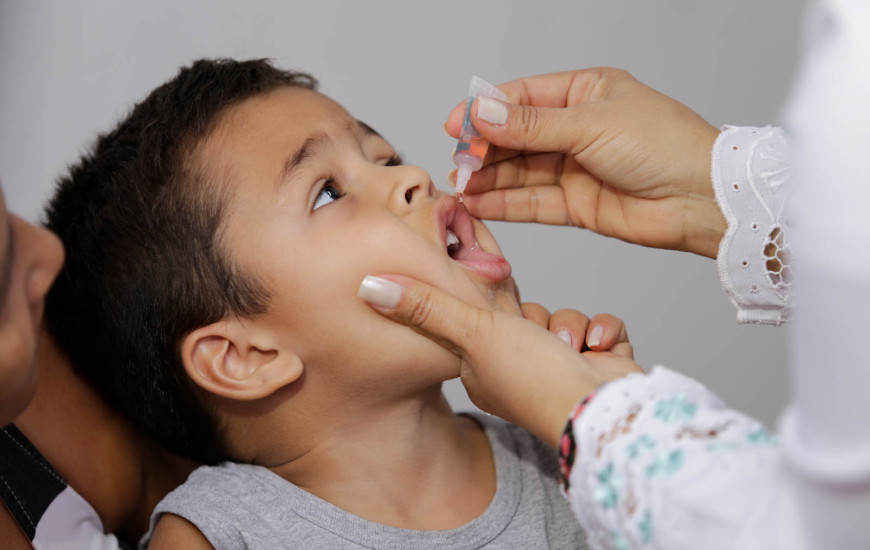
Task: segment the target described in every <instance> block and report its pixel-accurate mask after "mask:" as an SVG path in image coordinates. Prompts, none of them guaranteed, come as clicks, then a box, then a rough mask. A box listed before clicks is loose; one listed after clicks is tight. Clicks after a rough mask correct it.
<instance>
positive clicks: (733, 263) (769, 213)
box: [568, 0, 870, 550]
mask: <svg viewBox="0 0 870 550" xmlns="http://www.w3.org/2000/svg"><path fill="white" fill-rule="evenodd" d="M807 21H808V27H807V38H808V45H809V48H808V50H807V52H806V55H805V60H804V61H805V62H804V66H803V68H802V71H801V75H800V78H799V80H798V86H797V88H796V90H795V93H794V94H793V97H792V98H791V101H790V104H789V107H788V109H787V111H786V123H787V124H786V126H787V127H788V129H789V140H790V141H791V142H792V143H793V145H794V170H793V176H792V177H791V178H789V173H790V171H791V165H790V160H789V159H790V154H789V150H788V146H787V144H786V142H785V138H784V134H783V132H782V131H781V130H779V129H777V128H770V127H767V128H734V127H725V128H723V131H722V134H721V135H720V137H719V139H718V140H717V141H716V145H715V146H714V151H713V181H714V185H715V188H716V193H717V199H718V202H719V204H720V207H721V208H722V211H723V213H724V214H725V217H726V219H727V220H728V225H729V227H728V231H727V234H726V237H725V239H724V240H723V242H722V244H721V247H720V250H719V256H718V258H717V263H718V266H719V271H720V276H721V280H722V285H723V288H724V290H725V292H726V293H727V294H728V296H729V298H730V299H731V301H732V302H733V303H734V304H735V306H736V307H737V310H738V314H737V316H738V321H739V322H750V323H769V324H780V323H781V322H783V321H786V320H788V319H789V318H790V317H791V315H792V310H793V306H794V303H795V302H797V304H798V305H797V309H796V312H797V313H796V315H795V316H794V322H793V323H791V326H792V327H793V328H792V330H791V334H790V354H791V360H790V369H791V381H790V382H791V385H792V387H793V388H794V392H793V395H792V400H791V403H790V405H789V406H788V408H787V409H786V411H784V413H783V415H782V418H781V423H780V435H779V437H777V436H776V435H773V434H770V433H769V432H767V431H766V430H765V429H764V427H763V426H761V425H760V424H759V423H758V422H757V421H755V420H753V419H751V418H749V417H747V416H745V415H743V414H741V413H739V412H736V411H733V410H731V409H728V408H727V407H725V406H724V405H723V403H722V402H721V401H720V400H719V399H718V398H717V397H716V396H715V395H713V393H712V392H710V391H709V390H708V389H707V388H705V387H704V386H702V385H701V384H699V383H697V382H695V381H693V380H691V379H689V378H687V377H685V376H682V375H680V374H677V373H674V372H672V371H669V370H667V369H665V368H662V367H658V368H656V369H654V370H653V371H652V372H651V373H650V374H649V375H632V376H629V377H627V378H625V379H621V380H618V381H615V382H612V383H610V384H607V385H606V386H604V387H603V388H601V389H600V390H599V392H598V394H597V395H596V396H595V397H594V398H593V399H592V400H591V401H590V402H589V403H588V405H587V406H586V407H585V409H584V410H583V412H582V414H580V415H579V416H577V418H576V419H575V420H574V421H573V424H572V432H573V440H574V442H575V444H576V459H575V463H574V466H573V469H572V470H571V472H570V477H569V482H570V485H569V486H570V489H569V492H568V496H569V498H570V500H571V503H572V506H573V508H574V510H575V513H576V514H577V516H578V518H579V519H580V520H581V522H582V523H583V525H584V526H585V527H586V528H587V530H588V532H589V540H590V543H591V545H592V547H593V548H611V549H617V550H623V549H628V548H641V549H645V548H650V549H663V550H664V549H667V550H679V549H697V548H704V549H719V548H722V549H725V548H728V549H740V550H747V549H748V550H751V549H756V548H757V549H762V548H764V549H769V548H774V549H776V548H788V549H804V548H807V549H817V548H818V549H837V550H841V549H853V548H854V549H864V550H866V549H868V548H870V524H868V521H870V520H868V518H870V369H868V368H867V360H866V358H865V355H866V353H867V351H866V348H867V346H866V343H865V342H866V339H867V334H868V328H870V326H868V322H867V320H866V319H867V311H868V309H870V214H868V213H867V209H868V205H870V177H868V176H867V160H866V159H867V157H868V155H870V2H866V1H864V0H827V1H823V2H818V3H816V4H813V5H811V6H810V11H809V17H808V19H807ZM790 185H794V193H793V196H792V198H791V199H790V204H789V206H788V208H789V210H788V212H789V217H790V218H791V220H792V222H793V223H792V224H791V226H789V224H787V223H786V219H785V217H784V216H783V205H784V202H785V197H786V195H787V194H788V192H789V187H790ZM792 248H793V249H794V251H795V257H796V258H797V261H796V264H797V265H796V266H794V265H793V262H792V259H791V250H792ZM792 268H795V269H796V270H797V271H798V272H799V275H798V277H797V279H798V281H797V283H796V285H797V286H796V287H795V283H793V278H794V274H793V273H792V272H791V270H792ZM796 293H797V294H798V296H797V297H795V294H796ZM759 368H761V367H759ZM747 382H749V381H747ZM785 382H786V381H784V383H785Z"/></svg>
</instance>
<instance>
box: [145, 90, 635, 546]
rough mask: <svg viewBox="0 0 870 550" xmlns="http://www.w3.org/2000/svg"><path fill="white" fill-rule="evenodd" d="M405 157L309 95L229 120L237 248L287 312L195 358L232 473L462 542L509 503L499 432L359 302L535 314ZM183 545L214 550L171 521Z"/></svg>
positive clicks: (229, 222) (403, 334) (449, 362)
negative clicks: (423, 290) (470, 262)
mask: <svg viewBox="0 0 870 550" xmlns="http://www.w3.org/2000/svg"><path fill="white" fill-rule="evenodd" d="M317 132H323V133H325V134H326V135H327V136H329V138H330V145H328V146H324V147H318V148H316V149H315V150H313V151H312V153H311V155H310V156H309V157H308V160H307V161H306V162H305V163H304V164H303V165H302V166H300V167H299V169H298V170H296V171H294V172H293V173H291V174H289V175H285V177H283V179H282V168H283V167H284V166H285V164H286V160H287V158H288V156H292V154H293V152H294V151H296V150H298V148H299V147H300V146H301V145H302V144H303V143H305V141H306V139H307V138H309V137H311V136H312V135H316V134H317ZM394 153H395V152H394V150H393V148H392V147H391V146H390V145H389V143H387V142H386V141H385V140H383V139H382V138H380V137H379V136H377V135H374V134H371V133H368V132H366V131H364V129H363V128H361V127H360V126H359V125H358V124H357V123H356V121H355V120H354V119H353V118H352V117H351V116H350V115H349V114H348V113H347V112H346V111H345V110H344V109H343V108H341V107H340V106H339V105H338V104H336V103H335V102H333V101H331V100H330V99H328V98H326V97H324V96H322V95H320V94H317V93H315V92H312V91H308V90H300V89H282V90H277V91H274V92H271V93H269V94H267V95H264V96H260V97H257V98H253V99H250V100H247V101H245V102H243V103H242V104H240V105H239V106H237V107H235V108H234V109H232V110H231V111H230V112H229V113H228V114H227V115H225V116H224V117H223V118H222V120H221V122H220V124H219V125H218V127H217V130H216V131H215V132H214V133H213V135H211V136H210V137H209V138H208V139H207V140H206V141H205V143H204V144H203V145H202V146H201V147H200V149H199V153H198V159H199V163H200V166H202V167H205V169H206V170H207V171H208V172H210V173H212V174H216V175H217V174H220V181H221V182H222V185H224V186H225V187H224V191H227V192H228V193H229V196H230V197H231V198H230V199H229V207H228V208H227V216H226V218H225V219H224V223H223V230H222V243H223V246H224V247H225V250H226V251H227V253H228V254H229V256H230V257H232V258H233V260H234V262H236V264H237V265H238V266H239V268H240V269H242V270H244V271H245V272H247V273H250V274H252V275H254V276H256V277H257V278H258V280H260V281H261V282H262V283H264V284H265V285H266V286H267V287H268V288H269V289H270V291H271V294H272V301H271V303H270V307H269V311H268V312H266V313H264V314H262V315H258V316H256V317H255V318H253V319H244V320H237V319H224V320H221V321H220V322H218V323H215V324H214V325H210V326H208V327H202V328H201V329H198V330H196V331H194V332H193V333H192V334H191V335H190V336H188V337H187V338H186V339H185V342H184V343H183V344H182V360H183V361H184V363H185V367H186V369H187V372H188V375H189V376H190V377H191V378H192V379H193V380H194V382H195V383H196V384H198V385H199V386H200V387H202V388H203V389H204V390H206V391H207V392H209V393H210V394H211V399H210V400H211V401H212V403H214V404H215V405H216V407H217V408H218V411H219V415H220V419H221V421H222V424H223V425H224V426H225V429H226V433H227V441H228V442H230V445H231V450H232V453H233V457H234V459H236V460H242V461H252V462H255V463H257V464H261V465H264V466H266V467H268V468H270V469H271V470H272V471H274V472H275V473H276V474H278V475H280V476H282V477H284V478H285V479H287V480H289V481H292V482H293V483H295V484H296V485H298V486H300V487H302V488H303V489H305V490H307V491H309V492H311V493H313V494H315V495H317V496H320V497H321V498H324V499H325V500H328V501H329V502H332V503H333V504H335V505H337V506H339V507H341V508H343V509H345V510H347V511H350V512H352V513H354V514H357V515H359V516H362V517H364V518H366V519H369V520H372V521H376V522H379V523H383V524H386V525H391V526H395V527H402V528H408V529H449V528H455V527H458V526H460V525H463V524H465V523H467V522H469V521H471V520H472V519H473V518H475V517H477V516H479V515H480V514H481V513H483V511H484V510H485V509H486V507H487V506H488V505H489V503H490V502H491V500H492V496H493V495H494V493H495V472H494V466H493V461H492V452H491V450H490V448H489V444H488V442H487V440H486V437H485V435H484V434H483V432H482V430H481V429H480V427H479V426H478V425H477V424H476V423H475V422H473V421H471V420H469V419H467V418H463V417H456V416H454V414H453V412H452V411H451V410H450V407H449V405H448V404H447V402H446V400H445V399H444V397H443V395H442V393H441V383H442V382H443V381H445V380H448V379H450V378H454V377H456V376H459V375H460V371H461V365H462V361H461V359H460V358H459V357H457V355H456V354H455V351H454V350H451V349H448V348H445V347H444V346H441V345H439V344H437V343H436V342H433V341H432V340H430V339H429V338H426V337H424V336H422V335H420V334H418V333H416V332H414V331H412V330H409V329H408V328H407V327H405V326H402V325H399V324H397V323H394V322H392V321H390V320H389V319H387V318H385V317H383V316H381V315H379V314H378V313H377V312H375V311H373V310H372V309H371V308H369V307H368V306H367V305H366V304H365V302H363V301H362V300H360V299H359V298H357V297H356V290H357V287H358V286H359V284H360V281H361V280H362V279H363V277H364V276H365V275H367V274H370V273H377V272H381V271H384V270H389V271H392V272H397V273H402V274H404V275H407V276H410V277H414V278H417V279H420V280H423V281H426V282H427V283H428V284H430V285H432V286H433V287H435V288H440V289H444V290H445V291H446V292H449V293H450V294H451V295H454V296H457V297H459V299H461V300H463V301H464V302H466V303H469V304H473V305H474V306H475V307H476V308H481V309H483V310H486V311H497V312H499V313H501V314H504V315H507V316H510V317H512V318H519V317H520V313H521V310H520V307H519V305H518V302H517V292H516V287H515V285H514V283H513V280H512V279H510V278H509V277H506V278H505V277H499V278H496V279H493V278H492V277H489V276H485V275H484V274H481V273H480V272H478V271H476V270H474V269H469V268H468V266H466V265H463V264H461V263H459V262H457V261H455V260H453V259H452V258H451V257H450V256H448V254H447V251H446V247H445V242H444V241H443V236H442V235H441V233H440V230H439V228H438V225H437V223H436V216H435V212H436V205H437V204H438V201H439V200H443V194H441V193H439V192H437V191H436V190H435V188H434V186H433V185H432V183H431V180H430V178H429V175H428V174H427V173H426V172H425V171H424V170H422V169H420V168H418V167H414V166H404V165H402V166H394V165H391V164H392V163H391V162H390V158H391V157H392V156H393V155H394ZM330 177H332V178H334V180H335V182H336V183H335V185H336V186H337V187H338V189H339V190H340V192H341V193H342V194H343V196H341V198H338V199H336V200H329V198H328V197H326V198H324V196H323V195H322V194H321V192H322V190H323V188H324V185H325V184H326V183H327V180H328V179H329V178H330ZM276 182H280V183H276ZM315 204H316V205H318V206H319V208H313V206H314V205H315ZM473 224H474V228H475V234H476V237H477V240H478V241H479V245H480V247H481V248H482V249H483V250H484V251H487V252H490V253H494V254H498V253H499V251H498V246H497V244H496V243H495V240H494V239H493V238H492V236H491V234H490V233H489V232H488V231H487V230H486V228H485V227H484V226H483V225H482V224H481V223H480V222H478V221H476V220H475V221H474V222H473ZM538 317H539V319H540V318H543V317H549V314H546V315H542V314H540V312H538ZM605 323H608V324H609V326H610V325H614V324H617V323H618V326H619V327H620V328H621V323H619V322H618V320H617V323H613V322H612V321H610V320H609V319H608V320H607V321H605ZM562 324H563V325H564V326H567V327H569V329H570V330H571V331H573V332H574V333H575V334H583V333H584V331H585V330H586V328H587V325H586V324H582V326H581V323H578V322H577V318H576V317H572V316H570V315H565V314H563V315H562ZM563 328H564V327H563ZM542 330H543V329H542ZM619 330H620V329H619V328H617V330H616V332H617V333H618V332H619ZM576 341H577V342H582V341H583V338H582V336H581V337H580V338H576ZM562 345H563V347H565V348H566V349H567V350H569V351H570V352H571V353H574V354H576V352H575V351H574V350H572V349H571V348H570V347H568V346H565V344H564V343H563V344H562ZM578 345H580V344H578ZM409 486H413V487H414V488H415V490H414V491H413V492H409V491H407V487H409ZM358 495H365V499H360V498H359V496H358ZM433 510H437V511H438V512H437V513H434V514H433V512H432V511H433ZM179 541H183V542H184V544H185V545H186V546H187V547H202V548H209V547H210V546H209V545H208V543H207V542H206V541H205V540H204V539H203V537H202V535H201V534H200V533H199V532H198V531H197V530H196V528H195V527H193V526H192V525H191V524H189V523H188V522H186V521H185V520H182V519H181V518H178V517H176V516H172V515H166V516H163V517H162V518H161V520H160V522H159V523H158V527H157V530H156V532H155V535H154V538H153V539H152V543H151V547H153V548H163V547H170V546H173V545H177V544H178V543H179Z"/></svg>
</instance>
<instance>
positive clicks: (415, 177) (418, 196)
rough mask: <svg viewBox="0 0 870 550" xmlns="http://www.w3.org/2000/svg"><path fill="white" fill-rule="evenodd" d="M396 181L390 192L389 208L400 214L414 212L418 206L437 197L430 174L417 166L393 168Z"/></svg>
mask: <svg viewBox="0 0 870 550" xmlns="http://www.w3.org/2000/svg"><path fill="white" fill-rule="evenodd" d="M391 170H393V174H395V176H396V180H395V182H394V183H393V186H392V189H391V190H390V196H389V199H388V201H389V206H390V208H391V209H392V210H393V211H394V212H396V213H398V214H401V213H404V212H409V211H412V210H414V209H415V208H416V207H417V204H418V203H420V202H421V201H423V200H424V199H426V198H428V197H432V196H434V195H435V186H434V185H432V180H431V179H429V173H428V172H426V170H423V169H422V168H419V167H417V166H396V167H392V168H391Z"/></svg>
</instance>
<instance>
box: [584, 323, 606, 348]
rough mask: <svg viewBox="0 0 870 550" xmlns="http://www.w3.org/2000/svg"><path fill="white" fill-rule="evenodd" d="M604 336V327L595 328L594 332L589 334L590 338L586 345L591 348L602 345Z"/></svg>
mask: <svg viewBox="0 0 870 550" xmlns="http://www.w3.org/2000/svg"><path fill="white" fill-rule="evenodd" d="M602 336H604V327H602V326H601V325H598V326H597V327H594V328H593V329H592V331H591V332H590V333H589V338H588V339H587V340H586V344H587V345H588V346H589V347H590V348H591V347H594V346H597V345H599V344H601V337H602Z"/></svg>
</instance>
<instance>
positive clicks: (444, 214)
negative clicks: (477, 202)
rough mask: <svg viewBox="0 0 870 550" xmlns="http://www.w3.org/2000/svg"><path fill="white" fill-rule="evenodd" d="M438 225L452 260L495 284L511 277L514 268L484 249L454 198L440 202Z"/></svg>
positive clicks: (437, 215) (437, 207)
mask: <svg viewBox="0 0 870 550" xmlns="http://www.w3.org/2000/svg"><path fill="white" fill-rule="evenodd" d="M435 223H436V226H437V227H438V230H439V234H440V236H441V242H442V243H444V248H445V250H446V251H447V255H448V256H450V257H451V258H452V259H454V260H456V261H457V262H459V263H460V264H462V265H463V266H464V267H466V268H467V269H470V270H471V271H474V272H475V273H478V274H480V275H482V276H483V277H485V278H487V279H490V280H492V281H496V282H501V281H504V280H507V279H508V278H509V277H510V276H511V266H510V264H509V263H508V262H507V260H505V259H504V257H502V256H501V255H500V254H493V253H491V252H486V251H484V250H483V248H481V246H480V243H478V242H477V236H476V235H475V234H474V224H473V223H472V219H471V216H470V215H469V214H468V211H467V210H465V207H464V206H462V205H461V204H460V203H459V202H458V201H457V200H456V198H455V197H453V196H450V195H447V196H444V197H441V198H440V199H438V201H437V202H436V203H435Z"/></svg>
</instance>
